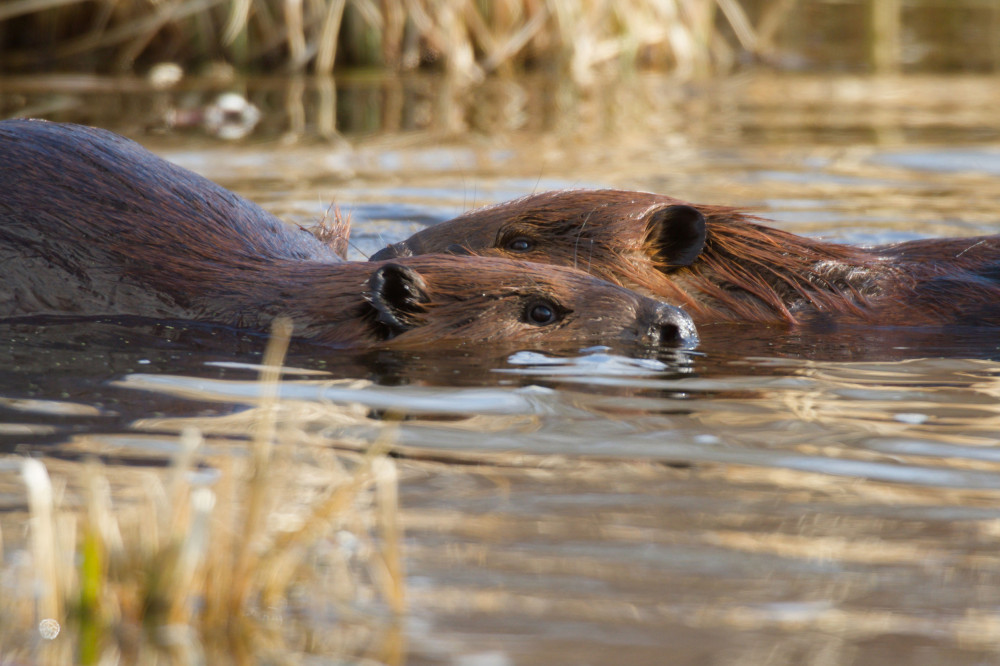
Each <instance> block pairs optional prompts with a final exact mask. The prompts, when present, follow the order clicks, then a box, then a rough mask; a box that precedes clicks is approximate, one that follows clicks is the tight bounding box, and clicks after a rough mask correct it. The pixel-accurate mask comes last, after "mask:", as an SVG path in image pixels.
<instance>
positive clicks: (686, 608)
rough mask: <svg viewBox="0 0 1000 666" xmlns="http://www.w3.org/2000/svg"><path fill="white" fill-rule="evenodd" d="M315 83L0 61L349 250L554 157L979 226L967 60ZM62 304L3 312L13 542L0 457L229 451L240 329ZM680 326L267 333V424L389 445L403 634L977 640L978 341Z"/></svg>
mask: <svg viewBox="0 0 1000 666" xmlns="http://www.w3.org/2000/svg"><path fill="white" fill-rule="evenodd" d="M341 83H342V85H338V86H337V87H336V88H334V87H332V86H329V85H327V84H325V83H323V82H315V81H293V82H287V81H276V80H268V81H260V82H252V83H249V84H247V96H248V97H249V98H250V99H251V100H253V101H254V102H255V103H257V104H258V105H259V106H260V107H261V108H262V110H263V111H264V114H263V120H262V122H261V124H260V125H259V126H258V127H257V128H256V130H255V131H254V133H252V134H251V135H250V137H249V138H248V139H245V140H243V141H242V142H238V143H227V142H223V141H221V140H219V139H215V138H211V137H208V136H206V135H205V134H204V133H203V132H202V131H201V130H200V129H199V128H193V129H190V130H185V131H172V132H165V133H164V132H161V131H159V130H160V128H161V126H162V121H161V118H162V114H163V112H164V110H165V109H166V108H168V107H170V106H173V105H176V104H188V105H196V104H198V103H201V102H206V101H208V100H210V99H211V95H210V94H208V93H207V92H203V91H199V90H198V86H197V85H196V84H192V86H191V87H192V90H190V91H188V92H187V93H185V94H184V95H181V94H174V93H169V94H168V93H158V94H154V95H150V94H148V93H147V92H144V91H142V90H141V88H142V86H141V85H140V84H139V83H136V82H131V83H130V82H121V81H116V82H113V84H111V86H112V88H113V89H114V90H112V91H111V92H109V91H108V90H106V89H101V90H100V91H98V92H90V91H83V92H80V91H74V90H61V91H59V90H60V89H59V87H58V86H57V85H56V82H53V81H49V82H42V83H41V84H37V85H39V86H41V87H40V88H38V87H36V88H32V87H30V86H28V84H27V83H26V82H23V81H21V82H7V83H5V84H2V86H0V90H3V91H5V94H6V97H5V100H6V102H7V105H6V106H5V107H4V109H5V110H6V112H7V113H8V114H10V113H14V112H23V113H25V114H28V115H45V116H46V117H49V118H53V119H60V120H76V121H83V122H91V123H97V124H101V125H104V126H107V127H110V128H112V129H118V130H120V131H123V132H125V133H127V134H129V135H130V136H132V137H134V138H137V139H139V140H140V141H142V142H143V143H144V144H145V145H147V146H149V147H151V148H152V149H154V150H155V151H156V152H158V153H159V154H161V155H163V156H164V157H166V158H168V159H170V160H172V161H175V162H177V163H179V164H181V165H183V166H185V167H188V168H191V169H193V170H196V171H198V172H201V173H203V174H205V175H207V176H208V177H210V178H212V179H214V180H216V181H218V182H220V183H221V184H223V185H225V186H227V187H229V188H231V189H234V190H236V191H238V192H240V193H241V194H243V195H245V196H248V197H249V198H251V199H254V200H255V201H257V202H259V203H261V204H262V205H264V206H265V207H266V208H267V209H269V210H270V211H272V212H274V213H275V214H277V215H279V216H280V217H282V218H283V219H285V220H288V221H290V222H296V223H299V224H304V225H311V224H313V223H314V222H315V221H316V220H317V219H318V218H319V217H321V216H322V214H323V212H324V211H325V210H326V209H327V207H328V206H329V205H330V203H331V202H336V203H337V204H338V205H339V206H340V207H341V208H342V209H344V210H346V211H351V213H352V216H353V217H352V219H353V221H354V242H355V246H354V249H353V250H352V251H353V253H354V254H355V256H363V255H365V254H367V253H370V252H371V251H373V250H374V249H377V248H378V247H381V245H382V244H384V243H385V242H390V241H395V240H399V239H401V238H403V237H405V236H406V235H408V234H409V233H410V232H412V231H413V230H415V229H418V228H421V227H422V226H423V225H425V224H429V223H433V222H435V221H439V220H443V219H447V218H449V217H451V216H453V215H454V214H456V213H458V212H460V211H462V210H465V209H467V208H469V207H471V206H474V205H481V204H486V203H491V202H494V201H499V200H504V199H508V198H511V197H515V196H519V195H522V194H526V193H529V192H533V191H537V190H542V189H552V188H562V187H583V186H616V187H627V188H636V189H647V190H654V191H658V192H664V193H669V194H671V195H674V196H677V197H681V198H684V199H688V200H693V201H699V202H712V203H725V204H733V205H740V206H747V207H753V208H755V209H758V210H759V211H761V213H762V214H764V215H766V216H768V217H771V218H773V219H774V220H775V221H776V222H775V223H776V225H778V226H781V227H783V228H786V229H789V230H791V231H794V232H797V233H802V234H808V235H815V236H823V237H828V238H834V239H838V240H843V241H846V242H855V243H882V242H891V241H897V240H905V239H910V238H919V237H926V236H937V235H955V236H959V235H976V234H983V233H1000V114H997V112H996V109H997V108H1000V79H998V78H996V77H992V76H974V75H964V76H952V77H933V76H910V77H863V76H853V75H850V76H848V75H842V76H841V75H827V76H822V77H816V76H806V75H776V74H752V75H743V76H739V77H735V78H731V79H727V80H723V81H718V82H713V83H705V84H691V83H688V84H681V83H679V82H677V81H675V80H673V79H671V78H669V77H665V76H653V75H649V76H647V75H641V76H640V75H636V76H634V77H632V78H630V79H628V80H626V81H624V82H619V83H617V84H615V85H608V86H607V87H604V88H599V89H597V90H595V91H592V92H590V93H586V94H582V93H576V92H574V91H573V90H571V89H569V88H564V87H562V86H560V85H559V84H556V83H553V82H551V81H544V80H541V79H538V80H532V79H526V80H523V81H520V82H516V83H515V82H495V83H491V84H488V85H487V86H486V87H484V88H483V89H482V90H479V91H476V92H475V93H472V92H468V91H466V92H463V91H456V90H453V89H450V88H449V87H448V86H447V85H446V84H445V83H444V82H442V81H439V80H436V79H433V78H415V79H407V80H389V81H382V80H368V79H361V78H358V79H353V80H345V81H343V82H341ZM33 85H34V84H33ZM132 87H135V88H138V89H140V90H138V91H136V92H132V91H130V88H132ZM15 90H20V91H21V92H20V93H18V94H20V95H21V97H18V98H16V99H15V98H14V94H15V93H14V92H12V91H15ZM12 100H13V101H12ZM66 328H67V327H59V326H49V327H42V328H26V327H23V326H22V327H16V326H10V325H5V326H2V327H0V447H2V451H4V456H3V458H0V504H2V505H3V506H5V507H8V508H9V511H8V512H7V513H6V514H5V515H6V518H5V519H4V520H5V521H6V522H7V524H3V528H4V529H3V535H4V537H5V539H6V542H5V547H6V548H7V549H8V551H9V553H8V555H7V561H8V562H9V561H12V557H13V555H12V553H15V552H16V550H17V548H19V547H20V540H19V539H18V538H17V535H18V534H20V532H19V531H18V530H17V529H16V527H15V526H14V525H15V524H16V521H19V520H22V518H21V517H20V514H18V511H19V509H20V508H21V507H22V506H23V503H24V498H23V494H21V492H22V491H20V490H19V484H18V482H17V477H16V471H17V467H16V465H15V464H14V463H13V462H12V461H13V460H14V456H13V455H12V454H24V453H31V454H32V455H38V456H41V457H42V458H43V459H46V458H48V459H51V460H56V459H59V458H64V459H69V460H75V459H78V458H80V457H81V456H84V455H86V454H88V453H97V454H99V455H100V456H102V457H103V458H104V459H105V460H106V461H109V462H112V463H124V464H131V465H155V464H159V463H160V462H162V461H163V460H164V459H165V458H166V457H168V456H169V455H171V452H172V451H173V450H174V449H175V448H176V444H175V443H174V439H173V437H172V436H169V435H172V433H175V432H176V431H177V430H179V429H180V428H181V427H183V426H184V425H187V424H194V425H197V426H198V427H200V428H202V429H203V430H204V431H205V432H206V433H207V434H208V435H210V436H213V435H214V436H215V437H214V439H213V440H212V441H213V442H215V444H216V445H217V446H218V447H231V448H232V450H234V451H239V450H242V448H241V447H242V444H241V443H240V439H239V436H240V435H243V434H245V432H246V429H245V428H246V426H245V421H243V420H241V417H242V416H245V415H246V414H247V413H248V412H247V411H246V409H245V407H246V405H247V404H248V403H250V402H252V399H253V398H254V396H256V395H257V392H258V391H259V389H258V388H257V386H256V384H255V383H254V382H253V379H254V378H255V372H254V371H253V364H255V363H259V362H260V352H261V350H262V348H263V341H262V340H259V339H254V338H242V339H240V340H239V341H238V342H237V343H235V344H233V343H232V341H231V340H228V339H227V340H223V341H220V339H219V336H220V335H221V336H225V334H224V333H220V332H218V331H211V330H180V329H176V328H157V327H147V328H145V329H141V330H140V329H135V328H127V327H121V326H117V325H115V324H114V323H103V324H94V325H93V326H89V327H73V329H72V330H66ZM702 338H703V340H702V344H701V345H700V346H699V347H698V348H697V349H694V350H687V351H679V352H670V353H664V354H660V355H659V356H654V357H648V358H630V357H628V356H623V355H620V354H619V353H617V352H616V351H614V350H604V349H591V350H585V351H581V352H580V353H579V354H576V355H571V356H569V357H564V356H555V355H552V354H542V353H538V352H532V351H529V350H526V351H524V352H521V353H518V354H514V355H504V356H500V357H491V356H490V355H489V354H485V355H483V354H482V353H481V351H479V350H477V352H476V353H472V352H459V353H448V354H429V353H428V354H409V355H392V354H376V355H364V356H361V357H358V356H356V355H348V354H339V355H331V354H330V353H329V352H328V351H324V350H317V349H309V348H305V349H296V350H295V351H294V353H293V355H292V356H291V357H290V358H289V359H288V360H287V362H286V365H288V366H290V367H295V368H300V369H303V370H308V371H317V370H318V371H322V372H323V373H325V374H323V375H320V376H315V375H302V376H296V375H294V374H293V375H290V376H289V377H288V378H287V380H286V382H285V383H284V384H283V387H282V400H283V404H284V405H285V408H286V409H287V410H288V413H289V414H291V415H292V416H290V417H288V418H290V419H292V420H294V422H295V424H296V427H298V428H299V429H300V430H301V431H302V432H304V433H307V434H308V436H310V437H313V438H315V439H316V440H317V441H327V442H329V443H330V444H331V445H334V444H336V445H338V446H343V445H347V446H361V445H364V443H365V442H370V441H372V440H373V439H374V438H376V437H377V436H378V435H379V433H381V432H383V430H384V429H386V428H388V429H390V430H391V431H392V434H393V437H394V438H395V441H396V442H397V444H398V447H399V450H400V451H401V452H402V453H403V454H404V455H405V457H404V458H403V459H401V460H399V461H398V462H399V465H400V469H401V471H402V481H401V489H400V493H401V496H400V501H401V507H402V518H403V523H404V526H405V529H406V544H405V547H406V551H405V554H406V568H407V587H408V589H407V594H408V599H407V608H408V610H407V613H406V615H405V617H404V618H403V621H402V634H403V635H404V637H405V644H406V648H405V650H404V653H405V655H406V659H405V660H406V663H411V664H424V663H428V664H430V663H445V664H463V665H464V664H475V665H480V664H481V665H494V664H498V665H499V664H551V663H591V664H606V663H676V664H789V665H793V664H816V665H821V664H822V665H825V664H883V663H894V664H944V663H948V664H987V663H994V662H995V661H996V660H997V659H998V658H1000V556H998V552H1000V449H998V448H997V446H996V445H997V443H998V441H1000V403H998V397H1000V338H998V337H997V336H996V334H995V333H993V332H986V333H984V332H982V331H976V330H969V331H965V332H962V331H959V332H953V333H950V334H949V335H947V336H943V335H941V334H938V333H935V332H933V331H919V330H918V331H900V330H893V329H884V330H860V331H858V330H846V331H837V332H830V333H816V334H811V335H800V334H791V333H787V332H782V331H778V330H774V329H768V328H766V327H765V328H759V327H727V326H720V327H705V328H703V330H702ZM248 364H250V365H249V366H248ZM335 380H360V381H353V382H349V383H343V382H338V381H335ZM342 405H361V406H362V407H363V409H360V410H354V411H352V412H350V414H351V416H350V418H346V417H345V416H344V413H343V409H342V408H339V407H337V406H342ZM400 412H401V413H405V414H408V415H409V417H408V418H407V419H406V420H403V421H400V422H392V423H387V422H386V421H383V420H382V419H381V418H380V417H381V416H382V415H383V414H386V413H400ZM241 415H242V416H241ZM233 435H235V436H237V437H236V439H235V440H234V439H230V437H231V436H233ZM304 621H305V622H307V623H310V624H311V626H312V627H313V629H314V630H316V631H318V632H320V633H322V632H323V631H325V630H327V629H329V628H330V627H331V626H332V623H333V620H329V619H324V618H323V617H316V618H307V619H306V620H304ZM324 622H326V623H330V624H324ZM313 649H314V651H316V652H318V653H319V654H321V655H324V656H330V654H329V653H324V652H323V651H322V649H320V648H318V647H315V646H314V648H313Z"/></svg>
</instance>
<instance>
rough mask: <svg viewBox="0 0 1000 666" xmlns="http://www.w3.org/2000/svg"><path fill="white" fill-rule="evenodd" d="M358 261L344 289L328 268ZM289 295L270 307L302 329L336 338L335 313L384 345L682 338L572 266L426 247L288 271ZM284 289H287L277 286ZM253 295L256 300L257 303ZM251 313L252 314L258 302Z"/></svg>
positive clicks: (670, 310) (672, 322) (635, 299)
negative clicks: (421, 251) (381, 258)
mask: <svg viewBox="0 0 1000 666" xmlns="http://www.w3.org/2000/svg"><path fill="white" fill-rule="evenodd" d="M357 269H366V270H367V272H368V275H367V277H366V278H365V279H364V280H363V283H362V285H361V288H360V289H359V290H355V291H354V292H353V293H351V292H348V293H347V295H345V280H344V279H343V278H340V279H330V276H331V274H332V273H343V272H345V271H356V270H357ZM295 273H296V276H295V278H294V283H295V284H297V285H299V288H297V289H296V290H295V292H296V294H297V296H296V298H295V299H294V300H292V301H289V300H287V299H285V300H284V301H283V302H282V303H281V304H280V308H276V309H275V310H274V311H275V312H279V311H280V312H281V313H282V314H291V315H292V316H293V319H297V320H298V321H299V322H301V324H302V326H301V328H300V332H301V334H302V335H304V336H306V337H312V338H315V339H317V340H320V341H324V342H330V343H337V342H338V340H339V339H340V338H341V337H342V336H343V329H344V327H343V325H342V324H341V325H337V324H336V323H335V322H337V321H342V320H343V318H344V316H345V315H346V316H348V317H349V318H350V319H352V320H354V321H356V322H357V323H358V326H359V327H361V325H362V324H363V325H364V327H363V331H358V332H359V334H360V335H361V336H362V337H364V338H367V339H368V341H369V342H370V343H374V344H375V345H377V346H387V347H394V348H400V347H411V348H412V347H431V346H460V345H465V344H488V345H490V346H497V347H518V348H531V347H537V346H545V347H552V346H560V347H564V348H565V347H574V348H579V347H584V346H588V345H595V344H609V343H625V344H640V345H653V346H659V345H665V346H674V345H691V344H694V343H695V342H696V341H697V334H696V332H695V327H694V324H693V322H692V321H691V318H690V317H689V316H688V315H687V314H686V313H684V312H683V311H682V310H680V309H679V308H677V307H674V306H670V305H666V304H663V303H660V302H658V301H655V300H653V299H650V298H647V297H645V296H642V295H640V294H637V293H635V292H633V291H631V290H628V289H624V288H622V287H620V286H617V285H613V284H610V283H608V282H604V281H602V280H598V279H596V278H594V277H592V276H589V275H587V274H585V273H583V272H581V271H578V270H574V269H571V268H564V267H560V266H552V265H544V264H531V263H528V262H521V261H513V260H508V259H498V258H486V257H454V256H447V255H426V256H420V257H412V258H407V259H400V260H396V261H389V262H383V263H380V264H372V263H364V262H358V263H351V262H349V263H346V264H339V265H336V266H332V265H327V266H325V267H324V266H317V267H315V269H314V270H307V268H306V267H305V266H304V265H303V264H299V265H297V267H296V270H295ZM285 293H287V292H285ZM259 302H260V301H258V303H259ZM257 312H260V310H259V309H258V310H257Z"/></svg>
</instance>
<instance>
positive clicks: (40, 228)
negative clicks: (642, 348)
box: [0, 121, 695, 346]
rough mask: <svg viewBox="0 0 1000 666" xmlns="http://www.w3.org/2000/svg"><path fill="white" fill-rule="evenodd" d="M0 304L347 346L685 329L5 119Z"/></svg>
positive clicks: (596, 337) (651, 312) (616, 299)
mask: <svg viewBox="0 0 1000 666" xmlns="http://www.w3.org/2000/svg"><path fill="white" fill-rule="evenodd" d="M0 265H2V266H3V281H2V283H0V318H8V319H9V318H18V317H25V316H37V315H75V316H86V317H99V316H120V315H130V316H140V317H150V318H161V319H181V320H192V321H201V322H210V323H217V324H223V325H229V326H235V327H239V328H247V329H256V330H263V329H266V328H267V327H268V326H269V324H270V323H271V321H273V319H274V318H276V317H278V316H287V317H290V318H292V320H293V322H294V323H295V327H296V328H295V332H296V335H297V336H298V337H304V338H310V339H314V340H317V341H320V342H324V343H330V344H335V345H340V346H371V345H389V346H413V345H431V344H441V343H446V344H462V343H467V342H495V343H497V344H501V343H502V344H515V345H519V346H523V345H526V344H530V345H534V344H542V345H545V344H560V345H565V344H574V345H587V344H596V343H600V342H611V341H622V342H637V343H644V344H675V343H690V342H692V341H693V340H694V339H695V334H694V328H693V325H692V324H691V320H690V318H689V317H687V315H685V314H684V313H683V312H681V311H680V310H679V309H677V308H676V307H672V306H667V305H664V304H661V303H658V302H656V301H654V300H652V299H648V298H646V297H643V296H640V295H638V294H635V293H633V292H631V291H629V290H627V289H623V288H621V287H619V286H616V285H612V284H609V283H606V282H603V281H600V280H597V279H594V278H593V277H591V276H588V275H586V274H584V273H582V272H579V271H575V270H572V269H564V268H558V267H553V266H545V265H533V264H529V263H526V262H521V261H511V260H507V259H488V258H487V259H483V258H470V257H453V256H426V257H415V258H411V259H406V260H401V261H395V262H383V263H381V264H375V263H368V262H344V261H340V259H339V257H338V256H337V255H336V253H335V252H333V251H332V250H330V249H329V248H328V247H327V246H326V245H324V244H323V243H322V242H320V241H318V240H317V239H316V238H315V237H313V236H312V235H311V234H309V233H307V232H305V231H302V230H294V229H291V228H289V227H288V226H287V225H285V224H284V223H282V222H281V221H280V220H278V219H276V218H274V217H273V216H271V215H269V214H268V213H266V212H264V211H263V210H262V209H260V208H259V207H257V206H256V205H254V204H252V203H251V202H249V201H247V200H245V199H242V198H241V197H238V196H237V195H235V194H233V193H232V192H229V191H227V190H225V189H224V188H221V187H219V186H217V185H215V184H214V183H212V182H210V181H208V180H206V179H204V178H202V177H200V176H198V175H196V174H193V173H191V172H189V171H187V170H185V169H182V168H180V167H177V166H175V165H172V164H170V163H168V162H166V161H164V160H162V159H160V158H158V157H156V156H155V155H153V154H152V153H150V152H148V151H146V150H145V149H143V148H141V147H140V146H139V145H138V144H136V143H134V142H132V141H129V140H127V139H124V138H122V137H119V136H117V135H115V134H112V133H110V132H106V131H102V130H96V129H92V128H85V127H81V126H75V125H61V124H56V123H47V122H44V121H5V122H0Z"/></svg>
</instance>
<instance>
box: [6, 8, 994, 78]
mask: <svg viewBox="0 0 1000 666" xmlns="http://www.w3.org/2000/svg"><path fill="white" fill-rule="evenodd" d="M998 36H1000V2H997V1H996V0H955V1H953V2H943V1H941V0H837V1H833V0H615V1H611V0H492V1H487V0H8V1H7V2H5V3H2V4H0V69H2V71H3V72H4V73H8V74H9V73H23V72H38V71H77V72H79V71H86V72H97V73H122V72H142V71H145V70H146V69H148V68H149V67H151V66H153V65H155V64H157V63H160V62H165V61H169V62H174V63H177V64H178V65H180V66H181V67H183V68H184V69H185V70H186V71H197V70H198V69H199V68H205V67H207V66H209V65H210V64H213V63H220V62H224V63H227V64H229V65H231V66H232V67H235V68H236V69H237V70H239V71H241V72H275V71H283V72H310V73H316V74H328V73H330V72H332V71H333V70H334V69H335V68H345V67H352V68H359V67H361V68H379V69H384V70H390V71H404V70H413V69H418V68H424V69H435V70H444V71H447V72H448V73H450V74H453V75H456V76H457V77H459V78H461V79H464V80H467V81H473V82H474V81H478V80H481V79H482V78H483V77H484V76H487V75H489V74H491V73H516V72H519V71H525V70H545V71H559V72H565V73H567V74H569V75H571V76H572V77H573V78H574V79H576V80H578V81H583V82H586V81H588V80H590V79H592V78H593V76H594V75H595V74H596V73H598V72H600V71H601V70H602V68H604V66H606V65H608V64H614V65H618V66H619V67H617V68H614V71H620V68H621V67H622V66H624V67H627V68H656V69H661V70H669V71H673V72H676V73H677V74H678V75H681V76H685V77H697V76H705V75H710V74H713V73H720V72H726V71H730V70H732V69H733V68H734V67H736V66H738V65H739V64H740V63H746V62H765V63H768V64H772V65H776V66H779V67H781V68H793V69H803V68H826V69H837V68H842V67H845V66H852V65H853V66H858V64H859V63H860V64H861V66H863V67H870V68H872V69H877V70H893V69H899V68H905V67H918V68H919V67H923V68H926V67H927V66H928V65H931V66H933V67H940V68H964V69H968V68H972V69H977V70H983V69H990V70H994V69H996V68H997V65H998V63H1000V39H998ZM838 42H840V43H842V44H843V48H842V49H840V50H841V51H843V52H844V54H845V55H846V54H847V53H848V52H850V51H851V50H852V49H855V50H856V48H855V47H854V46H853V45H854V44H855V43H857V42H860V43H861V44H862V48H863V50H864V51H865V53H864V56H863V57H862V58H860V59H859V58H856V57H854V58H851V59H846V58H845V57H844V56H843V55H838V53H837V51H838V49H837V48H834V49H833V50H832V52H831V51H830V49H829V47H830V46H831V44H832V45H833V46H835V47H836V45H837V44H838ZM817 44H823V45H825V46H826V48H827V51H826V52H824V53H823V54H822V55H820V54H816V53H814V52H813V50H814V48H815V46H816V45H817ZM927 44H935V45H944V46H943V47H941V46H935V47H934V48H933V49H928V48H927ZM970 46H971V47H974V48H969V47H970ZM855 55H856V54H855Z"/></svg>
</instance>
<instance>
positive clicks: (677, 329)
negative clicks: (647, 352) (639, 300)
mask: <svg viewBox="0 0 1000 666" xmlns="http://www.w3.org/2000/svg"><path fill="white" fill-rule="evenodd" d="M649 339H650V342H652V343H654V344H658V345H663V346H675V347H693V346H694V345H696V344H698V329H697V328H695V325H694V321H693V320H692V319H691V316H690V315H688V313H686V312H684V310H681V309H680V308H679V307H676V306H673V305H667V304H665V303H660V304H659V305H658V306H657V307H656V310H654V312H653V321H652V323H651V324H650V330H649Z"/></svg>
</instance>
